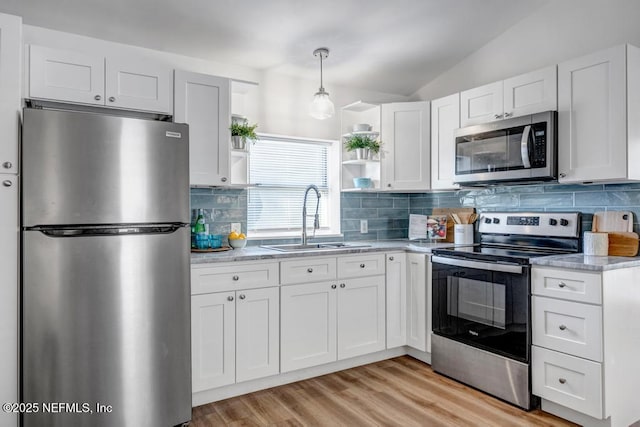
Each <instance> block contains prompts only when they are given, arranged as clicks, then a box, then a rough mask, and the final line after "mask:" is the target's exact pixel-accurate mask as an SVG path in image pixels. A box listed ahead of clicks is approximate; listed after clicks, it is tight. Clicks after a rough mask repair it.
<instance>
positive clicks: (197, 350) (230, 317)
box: [191, 292, 236, 393]
mask: <svg viewBox="0 0 640 427" xmlns="http://www.w3.org/2000/svg"><path fill="white" fill-rule="evenodd" d="M235 321H236V302H235V293H234V292H219V293H215V294H204V295H193V296H192V297H191V376H192V381H193V384H192V388H193V392H194V393H196V392H199V391H203V390H208V389H211V388H215V387H220V386H223V385H228V384H233V383H234V382H235V378H236V365H235V360H236V355H235V347H236V342H235V341H236V340H235V333H236V325H235V323H236V322H235Z"/></svg>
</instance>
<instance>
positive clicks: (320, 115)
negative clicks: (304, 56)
mask: <svg viewBox="0 0 640 427" xmlns="http://www.w3.org/2000/svg"><path fill="white" fill-rule="evenodd" d="M313 56H319V57H320V89H319V90H318V92H316V94H315V95H314V96H313V101H312V102H311V105H310V106H309V114H311V117H313V118H315V119H318V120H324V119H328V118H329V117H331V116H333V114H334V113H335V108H334V107H333V102H331V100H330V99H329V93H328V92H325V90H324V87H322V60H323V59H327V57H328V56H329V49H328V48H326V47H320V48H318V49H316V50H314V51H313Z"/></svg>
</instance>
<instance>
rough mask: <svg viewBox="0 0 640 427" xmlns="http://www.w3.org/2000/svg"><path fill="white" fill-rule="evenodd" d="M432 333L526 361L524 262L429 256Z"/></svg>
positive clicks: (527, 277) (526, 284) (527, 287)
mask: <svg viewBox="0 0 640 427" xmlns="http://www.w3.org/2000/svg"><path fill="white" fill-rule="evenodd" d="M431 261H432V271H433V276H432V280H433V299H432V305H433V311H432V313H433V319H432V320H433V333H434V334H436V335H440V336H443V337H446V338H450V339H453V340H456V341H459V342H462V343H465V344H468V345H471V346H474V347H478V348H481V349H483V350H487V351H490V352H493V353H497V354H501V355H503V356H506V357H510V358H512V359H515V360H519V361H522V362H525V363H528V361H529V345H530V342H531V334H530V330H529V324H530V315H529V311H530V310H529V307H530V303H529V301H530V299H529V295H530V294H529V292H530V271H529V270H530V267H529V266H528V265H517V264H507V263H492V262H483V261H475V260H469V259H458V258H449V257H442V256H433V257H432V259H431Z"/></svg>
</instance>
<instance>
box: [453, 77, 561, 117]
mask: <svg viewBox="0 0 640 427" xmlns="http://www.w3.org/2000/svg"><path fill="white" fill-rule="evenodd" d="M556 108H557V75H556V67H555V66H551V67H547V68H543V69H541V70H536V71H532V72H530V73H526V74H522V75H519V76H516V77H512V78H509V79H507V80H504V81H498V82H495V83H490V84H487V85H484V86H480V87H476V88H473V89H469V90H466V91H464V92H461V93H460V126H461V127H465V126H471V125H477V124H481V123H487V122H492V121H495V120H502V119H506V118H511V117H518V116H523V115H526V114H534V113H539V112H542V111H548V110H555V109H556Z"/></svg>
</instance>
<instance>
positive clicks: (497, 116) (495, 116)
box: [493, 114, 502, 119]
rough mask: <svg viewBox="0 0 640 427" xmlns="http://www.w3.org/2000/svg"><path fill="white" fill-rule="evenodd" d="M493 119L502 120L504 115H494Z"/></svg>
mask: <svg viewBox="0 0 640 427" xmlns="http://www.w3.org/2000/svg"><path fill="white" fill-rule="evenodd" d="M493 118H494V119H501V118H502V114H494V115H493Z"/></svg>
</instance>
